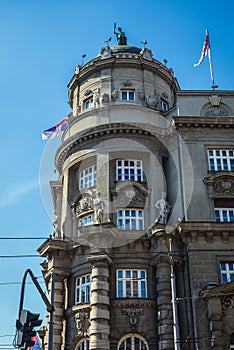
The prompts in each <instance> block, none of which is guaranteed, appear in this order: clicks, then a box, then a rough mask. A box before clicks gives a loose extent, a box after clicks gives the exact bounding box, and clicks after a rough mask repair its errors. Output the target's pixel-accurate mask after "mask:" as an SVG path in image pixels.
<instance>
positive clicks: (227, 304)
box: [221, 295, 234, 311]
mask: <svg viewBox="0 0 234 350" xmlns="http://www.w3.org/2000/svg"><path fill="white" fill-rule="evenodd" d="M221 303H222V308H223V311H225V310H227V309H233V308H234V295H227V296H225V297H223V298H222V299H221Z"/></svg>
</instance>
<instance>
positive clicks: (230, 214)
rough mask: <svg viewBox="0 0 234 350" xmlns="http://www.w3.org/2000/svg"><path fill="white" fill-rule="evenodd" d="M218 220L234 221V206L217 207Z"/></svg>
mask: <svg viewBox="0 0 234 350" xmlns="http://www.w3.org/2000/svg"><path fill="white" fill-rule="evenodd" d="M215 221H216V222H234V208H232V209H231V208H215Z"/></svg>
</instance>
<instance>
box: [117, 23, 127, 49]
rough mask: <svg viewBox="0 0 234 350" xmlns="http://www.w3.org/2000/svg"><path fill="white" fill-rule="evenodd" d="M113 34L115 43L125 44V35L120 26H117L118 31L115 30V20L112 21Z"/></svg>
mask: <svg viewBox="0 0 234 350" xmlns="http://www.w3.org/2000/svg"><path fill="white" fill-rule="evenodd" d="M114 34H115V35H116V38H117V45H127V37H126V35H125V33H124V32H123V31H122V28H121V27H118V32H116V22H115V23H114Z"/></svg>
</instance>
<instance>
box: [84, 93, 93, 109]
mask: <svg viewBox="0 0 234 350" xmlns="http://www.w3.org/2000/svg"><path fill="white" fill-rule="evenodd" d="M91 107H93V96H92V97H90V98H88V99H87V100H85V101H84V109H89V108H91Z"/></svg>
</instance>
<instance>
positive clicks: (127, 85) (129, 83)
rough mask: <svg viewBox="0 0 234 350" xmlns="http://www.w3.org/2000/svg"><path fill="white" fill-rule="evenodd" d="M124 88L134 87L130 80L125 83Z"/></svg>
mask: <svg viewBox="0 0 234 350" xmlns="http://www.w3.org/2000/svg"><path fill="white" fill-rule="evenodd" d="M123 86H125V87H130V86H132V83H131V82H130V81H129V80H125V81H124V82H123Z"/></svg>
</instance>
